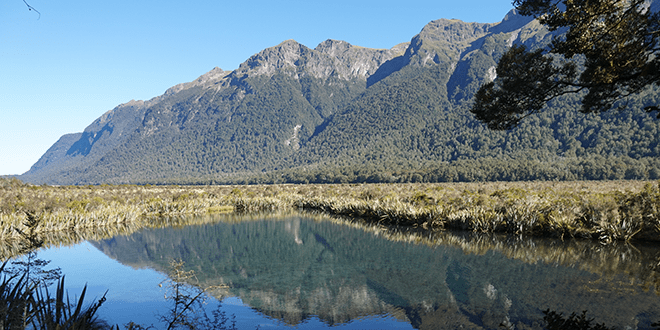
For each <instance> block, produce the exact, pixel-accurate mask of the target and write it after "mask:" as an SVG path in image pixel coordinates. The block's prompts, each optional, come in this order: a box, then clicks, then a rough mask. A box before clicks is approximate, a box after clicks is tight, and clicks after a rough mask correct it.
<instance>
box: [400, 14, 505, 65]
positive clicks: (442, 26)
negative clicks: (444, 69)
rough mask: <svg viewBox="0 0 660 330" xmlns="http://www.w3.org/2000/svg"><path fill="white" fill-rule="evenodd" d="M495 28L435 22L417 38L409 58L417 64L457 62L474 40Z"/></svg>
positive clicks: (471, 24) (409, 51) (458, 21)
mask: <svg viewBox="0 0 660 330" xmlns="http://www.w3.org/2000/svg"><path fill="white" fill-rule="evenodd" d="M493 25H495V24H489V23H466V22H463V21H461V20H457V19H439V20H435V21H432V22H430V23H429V24H427V25H426V26H424V28H422V31H420V33H419V34H417V35H416V36H415V37H413V39H412V40H411V42H410V47H408V50H407V51H406V55H405V56H406V57H407V58H408V61H409V62H410V63H411V64H413V65H422V66H424V65H427V64H431V63H436V64H438V63H442V62H447V63H455V62H457V61H458V59H459V56H460V54H461V52H462V51H463V50H464V49H466V48H468V47H469V46H470V44H471V43H472V42H473V41H475V40H477V39H479V38H481V37H483V36H485V35H486V34H487V33H488V30H489V28H490V27H491V26H493Z"/></svg>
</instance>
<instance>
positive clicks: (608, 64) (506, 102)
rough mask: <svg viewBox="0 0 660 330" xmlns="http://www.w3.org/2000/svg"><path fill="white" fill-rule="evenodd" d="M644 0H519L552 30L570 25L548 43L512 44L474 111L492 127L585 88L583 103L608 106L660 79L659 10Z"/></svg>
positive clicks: (588, 108)
mask: <svg viewBox="0 0 660 330" xmlns="http://www.w3.org/2000/svg"><path fill="white" fill-rule="evenodd" d="M645 2H646V1H645V0H514V1H513V4H514V5H515V6H516V7H517V9H518V10H519V12H520V13H521V14H524V15H533V16H535V17H536V18H537V19H538V20H539V22H541V23H542V24H544V25H546V26H547V27H548V28H549V29H550V30H551V31H557V30H559V29H560V28H567V31H566V32H565V33H564V34H562V35H561V36H557V37H555V38H553V40H552V42H551V44H550V45H549V46H548V48H546V49H545V50H537V51H528V50H527V49H526V48H525V47H523V46H513V47H512V48H511V49H509V51H508V52H507V53H505V54H504V55H503V56H502V58H501V59H500V61H499V63H498V66H497V68H496V72H497V78H496V80H495V81H494V82H491V83H488V84H485V85H483V86H482V87H481V88H480V90H479V91H478V92H477V94H476V96H475V102H474V105H473V107H472V109H471V110H470V111H471V112H472V113H474V115H475V117H476V118H477V119H479V120H480V121H482V122H484V123H486V124H488V126H489V127H490V128H492V129H510V128H513V127H515V126H516V125H518V123H519V122H520V120H522V119H523V118H526V117H528V116H529V115H531V114H533V113H537V112H539V111H541V109H542V108H543V107H544V106H545V104H547V103H548V102H549V101H551V100H552V99H554V98H556V97H558V96H561V95H566V94H574V93H580V92H586V94H584V96H583V99H582V109H581V111H582V112H585V113H588V112H602V111H606V110H608V109H611V108H612V107H614V106H615V103H616V102H617V101H618V100H621V99H624V98H626V97H629V96H631V95H633V94H637V93H639V92H641V91H643V90H644V89H645V88H647V87H648V86H657V85H658V84H660V72H659V71H660V54H658V52H659V47H658V44H659V43H660V40H658V38H659V36H658V30H659V27H660V23H659V22H658V19H659V18H660V14H658V13H651V12H650V11H649V10H647V8H646V3H645ZM578 63H579V64H580V66H581V67H582V68H581V69H580V70H578ZM578 71H579V72H578ZM657 108H658V107H657V106H649V107H647V109H657Z"/></svg>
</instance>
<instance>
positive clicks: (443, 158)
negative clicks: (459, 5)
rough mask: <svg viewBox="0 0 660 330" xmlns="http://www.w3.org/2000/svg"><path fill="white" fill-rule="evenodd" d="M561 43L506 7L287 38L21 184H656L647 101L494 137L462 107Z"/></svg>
mask: <svg viewBox="0 0 660 330" xmlns="http://www.w3.org/2000/svg"><path fill="white" fill-rule="evenodd" d="M551 37H552V34H551V33H549V32H548V31H547V30H546V29H545V28H544V27H543V26H541V25H540V24H538V22H536V21H534V20H532V19H531V18H529V17H523V16H520V15H517V14H516V12H515V11H511V12H510V13H509V14H507V16H506V17H505V18H504V19H503V21H502V22H500V23H498V24H481V23H465V22H462V21H459V20H445V19H440V20H437V21H433V22H430V23H429V24H427V25H426V26H425V27H424V28H423V29H422V30H421V32H420V33H419V34H417V35H416V36H414V37H413V38H412V39H411V40H410V42H406V43H402V44H399V45H397V46H395V47H393V48H392V49H387V50H382V49H368V48H363V47H357V46H353V45H350V44H348V43H346V42H344V41H336V40H327V41H324V42H322V43H321V44H319V45H318V46H317V47H316V48H314V49H311V48H308V47H306V46H304V45H301V44H299V43H297V42H295V41H293V40H287V41H284V42H283V43H281V44H279V45H277V46H275V47H271V48H268V49H265V50H263V51H261V52H260V53H258V54H255V55H254V56H252V57H250V58H249V59H248V60H247V61H245V62H244V63H243V64H241V65H240V67H239V68H238V69H236V70H234V71H223V70H221V69H219V68H215V69H213V70H211V71H210V72H208V73H206V74H204V75H202V76H201V77H200V78H198V79H197V80H195V81H193V82H190V83H185V84H180V85H177V86H174V87H172V88H170V89H169V90H168V91H166V92H165V94H163V95H161V96H158V97H156V98H153V99H151V100H149V101H131V102H128V103H125V104H122V105H119V106H117V107H116V108H115V109H113V110H111V111H108V112H107V113H106V114H104V115H103V116H101V117H100V118H99V119H97V120H96V121H94V122H93V123H92V124H91V125H90V126H88V127H87V128H86V129H85V130H84V132H82V133H76V134H70V135H65V136H63V137H62V138H61V139H60V140H59V141H57V142H56V143H55V144H54V145H53V146H52V147H51V148H50V149H49V150H48V151H47V152H46V153H45V154H44V155H43V156H42V158H41V159H40V160H39V161H38V162H37V163H36V164H35V165H33V167H32V168H31V169H30V170H29V171H28V172H26V173H25V174H23V175H22V176H21V179H22V180H25V181H28V182H33V183H49V184H99V183H251V182H294V183H302V182H376V181H379V182H406V181H479V180H536V179H540V180H568V179H622V178H627V179H657V178H660V161H659V157H658V156H659V155H660V146H659V140H658V139H659V138H658V136H660V135H659V134H658V133H659V129H660V121H658V120H657V119H654V116H653V115H652V114H648V113H645V112H644V111H643V110H641V109H642V107H643V106H644V105H645V104H648V103H650V102H656V104H657V102H658V101H659V100H658V98H659V96H658V95H659V93H658V90H657V89H653V90H648V91H647V92H646V93H644V94H643V95H640V96H638V97H635V98H633V99H632V100H631V101H630V102H629V104H628V109H627V110H626V111H621V112H614V111H613V112H608V113H605V114H603V115H600V116H599V115H584V114H581V113H579V112H578V111H577V110H578V108H579V104H578V98H574V97H564V98H561V99H557V100H555V101H554V102H553V103H552V105H551V106H550V109H549V110H548V111H545V112H544V113H542V114H540V115H537V116H534V117H530V118H528V120H526V121H524V122H523V123H522V124H521V125H520V127H518V128H515V129H513V130H511V131H507V132H494V131H490V130H488V129H487V128H486V127H485V125H482V124H481V123H479V122H477V121H476V120H475V119H474V118H473V116H472V115H471V114H470V113H469V112H468V109H469V106H470V104H471V100H472V97H473V95H474V93H475V92H476V91H477V89H478V88H479V86H480V85H481V84H482V83H484V82H486V81H489V80H492V79H494V78H495V66H496V62H497V60H498V59H499V57H500V56H501V55H502V54H503V53H504V52H505V51H506V50H507V49H508V48H509V47H511V45H513V44H515V43H522V44H525V45H527V46H528V47H531V48H536V47H542V46H544V45H545V44H547V43H548V42H549V41H550V39H551Z"/></svg>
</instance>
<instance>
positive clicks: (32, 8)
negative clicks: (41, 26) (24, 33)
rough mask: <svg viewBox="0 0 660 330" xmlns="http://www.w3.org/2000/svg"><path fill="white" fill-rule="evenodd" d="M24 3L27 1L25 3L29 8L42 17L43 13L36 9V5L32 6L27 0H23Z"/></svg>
mask: <svg viewBox="0 0 660 330" xmlns="http://www.w3.org/2000/svg"><path fill="white" fill-rule="evenodd" d="M23 3H25V5H26V6H27V7H28V10H30V11H34V12H36V13H37V14H39V18H41V13H40V12H39V11H38V10H36V9H34V7H32V6H30V4H29V3H27V1H25V0H23ZM39 18H37V19H39Z"/></svg>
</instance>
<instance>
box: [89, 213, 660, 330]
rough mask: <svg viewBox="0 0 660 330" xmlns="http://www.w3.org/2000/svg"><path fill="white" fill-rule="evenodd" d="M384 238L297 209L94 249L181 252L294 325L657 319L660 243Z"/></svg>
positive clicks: (207, 281) (202, 277)
mask: <svg viewBox="0 0 660 330" xmlns="http://www.w3.org/2000/svg"><path fill="white" fill-rule="evenodd" d="M380 236H381V235H375V234H374V233H370V232H365V231H363V230H362V229H358V228H353V227H348V226H345V225H339V224H336V223H333V222H330V221H318V219H317V220H313V219H311V218H306V217H298V216H290V217H286V218H283V219H277V220H250V221H243V222H240V221H239V222H236V221H233V222H232V223H229V222H227V223H223V222H220V223H217V224H212V225H203V226H190V227H185V228H179V229H174V228H164V229H150V230H145V231H142V232H140V233H136V234H133V235H131V236H127V237H125V236H118V237H115V238H113V239H110V240H104V241H99V242H94V243H93V245H94V246H96V247H97V248H98V249H99V250H101V251H102V252H103V253H105V254H107V255H108V256H110V257H112V258H114V259H116V260H118V261H119V262H121V263H123V264H126V265H130V266H133V267H139V268H143V267H148V268H153V269H156V270H159V271H163V272H166V271H167V269H166V267H167V264H168V263H169V261H170V260H171V259H182V260H183V261H184V262H185V265H186V268H187V269H192V270H194V271H195V274H196V277H197V279H198V280H199V285H201V286H212V285H226V286H227V287H228V288H227V289H220V290H215V291H213V294H214V295H215V296H216V297H218V298H219V299H222V298H223V297H227V296H237V297H240V298H241V300H242V301H243V302H245V303H246V304H248V305H250V306H251V307H252V308H253V309H255V310H258V311H260V312H261V313H263V314H265V315H268V316H271V317H274V318H276V319H279V320H281V321H283V322H286V323H287V324H292V325H295V324H300V323H301V322H304V321H305V320H307V319H308V318H310V317H311V316H318V317H319V319H321V321H323V322H325V323H327V324H330V325H332V324H337V323H344V322H348V321H350V320H354V319H356V318H360V317H365V316H372V315H383V314H388V315H391V316H393V317H395V318H397V319H399V320H403V321H406V322H410V323H411V324H412V325H413V326H414V327H415V328H419V329H455V328H459V327H466V328H470V329H497V328H499V325H500V324H501V323H502V322H505V321H508V322H511V323H512V324H517V325H518V326H524V327H525V328H530V329H537V328H540V320H541V318H542V314H541V311H542V310H545V309H548V308H549V309H551V310H558V311H560V312H564V313H570V312H574V311H577V312H579V311H582V310H589V316H591V317H595V318H596V319H597V321H598V322H605V323H606V324H608V325H617V326H620V327H625V326H633V325H636V326H638V327H642V328H643V327H648V326H650V323H651V322H656V321H657V320H653V319H650V317H652V315H657V313H655V312H654V311H657V310H659V308H660V297H658V295H656V294H655V293H654V292H653V290H651V291H649V290H648V285H649V283H655V282H658V279H657V275H654V274H656V273H653V272H652V271H651V272H649V271H648V269H647V268H648V267H646V266H645V265H648V264H649V261H650V260H653V259H654V258H656V257H657V255H658V249H657V247H656V248H653V249H649V248H645V247H637V248H630V247H623V246H622V247H611V248H603V247H600V246H597V244H596V245H592V244H591V243H590V242H580V241H577V242H563V243H557V242H554V241H544V240H527V241H521V240H516V239H511V238H506V237H501V238H498V237H496V236H476V235H470V234H466V235H451V234H440V236H438V237H435V238H433V237H426V238H425V239H429V238H432V239H433V240H436V241H437V242H444V244H439V245H432V246H428V245H416V244H411V243H407V242H394V241H390V240H387V239H385V238H383V237H380ZM427 236H428V235H427ZM402 237H405V236H402ZM404 240H407V239H404ZM458 246H461V247H462V249H461V248H458ZM463 249H465V250H463ZM466 251H471V252H470V253H467V252H466ZM614 265H616V266H614ZM649 281H650V282H649ZM652 285H653V284H651V286H652ZM656 291H657V290H656Z"/></svg>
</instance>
